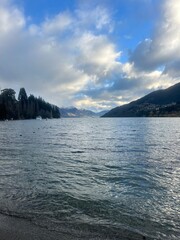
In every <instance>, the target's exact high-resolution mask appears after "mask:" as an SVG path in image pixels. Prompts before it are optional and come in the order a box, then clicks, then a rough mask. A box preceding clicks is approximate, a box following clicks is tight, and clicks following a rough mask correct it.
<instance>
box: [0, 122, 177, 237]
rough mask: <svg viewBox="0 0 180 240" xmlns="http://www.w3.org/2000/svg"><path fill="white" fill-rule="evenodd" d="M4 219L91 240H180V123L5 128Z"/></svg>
mask: <svg viewBox="0 0 180 240" xmlns="http://www.w3.org/2000/svg"><path fill="white" fill-rule="evenodd" d="M0 213H3V214H7V215H11V216H15V217H20V218H25V219H28V220H31V221H32V222H33V223H35V224H37V225H41V226H43V227H45V228H48V229H51V230H53V231H60V232H64V233H68V232H70V233H71V234H74V236H76V237H78V236H81V237H82V236H83V234H85V233H88V234H87V235H86V239H87V238H88V236H90V235H93V234H94V236H99V237H102V239H105V237H103V236H107V237H109V238H110V239H121V238H122V239H123V236H129V238H130V239H143V236H144V237H146V238H147V239H180V119H179V118H176V119H175V118H174V119H171V118H164V119H163V118H162V119H161V118H156V119H153V118H150V119H146V118H141V119H138V118H132V119H131V118H129V119H125V118H123V119H61V120H49V121H44V120H43V121H38V120H32V121H12V122H0ZM84 236H85V235H84ZM81 239H83V237H82V238H81Z"/></svg>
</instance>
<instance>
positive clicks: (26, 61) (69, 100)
mask: <svg viewBox="0 0 180 240" xmlns="http://www.w3.org/2000/svg"><path fill="white" fill-rule="evenodd" d="M179 7H180V3H179V1H178V0H174V1H173V0H169V1H166V2H165V5H164V10H163V11H164V12H163V18H162V21H161V22H160V24H159V26H158V28H157V29H156V31H155V34H154V36H153V37H152V39H146V40H144V41H143V42H142V43H140V44H139V45H138V46H137V48H136V50H135V51H134V52H133V53H132V56H131V62H127V63H122V62H121V61H120V59H121V54H122V52H121V51H120V50H119V49H118V48H117V46H116V45H115V44H114V43H113V42H112V40H110V38H109V34H110V33H111V32H112V31H113V28H114V24H113V20H112V17H111V13H110V12H109V11H108V9H106V8H105V7H101V6H99V5H98V6H95V7H94V8H93V9H91V10H87V9H85V10H83V9H82V8H81V9H78V10H76V11H74V12H61V13H59V14H57V15H56V16H54V17H52V18H48V19H45V20H44V22H42V23H41V24H39V25H36V24H31V25H30V26H29V25H28V23H27V22H28V21H27V18H26V16H24V14H23V12H22V11H20V10H19V9H18V8H17V7H16V6H14V5H12V4H10V3H9V1H7V0H3V2H0V87H1V88H3V87H12V88H16V89H19V88H20V87H25V88H27V90H28V91H29V92H32V93H34V94H38V95H42V96H43V97H44V98H45V99H47V100H48V101H51V102H53V103H55V104H58V105H59V106H62V105H64V106H67V105H75V106H77V107H82V108H83V107H87V108H89V107H91V108H93V109H96V108H97V109H100V108H102V109H104V108H111V107H112V106H116V105H119V104H123V103H126V102H128V101H131V100H134V99H135V98H138V97H139V96H143V95H144V94H145V93H147V92H149V91H151V90H154V89H157V88H161V87H166V86H169V85H171V84H172V83H173V82H176V81H178V79H179V74H180V71H179V63H180V59H179V56H180V54H179V52H180V44H179V41H178V39H180V30H179V29H180V28H179V25H180V16H179V12H178V9H179ZM122 37H123V36H122ZM162 65H164V66H165V70H164V72H163V70H160V69H159V67H161V66H162Z"/></svg>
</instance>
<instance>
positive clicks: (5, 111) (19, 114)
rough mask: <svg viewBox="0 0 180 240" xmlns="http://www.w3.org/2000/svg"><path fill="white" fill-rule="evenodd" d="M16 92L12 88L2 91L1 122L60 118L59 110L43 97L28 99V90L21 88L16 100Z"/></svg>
mask: <svg viewBox="0 0 180 240" xmlns="http://www.w3.org/2000/svg"><path fill="white" fill-rule="evenodd" d="M15 95H16V92H15V91H14V90H13V89H11V88H6V89H3V90H1V94H0V120H6V119H7V120H12V119H14V120H19V119H35V118H36V117H38V116H40V117H42V118H60V112H59V108H58V107H57V106H55V105H52V104H50V103H48V102H45V101H44V100H43V99H42V98H41V97H38V98H37V97H34V96H33V95H32V94H31V95H30V96H29V97H28V96H27V94H26V90H25V89H24V88H21V89H20V91H19V94H18V99H16V96H15Z"/></svg>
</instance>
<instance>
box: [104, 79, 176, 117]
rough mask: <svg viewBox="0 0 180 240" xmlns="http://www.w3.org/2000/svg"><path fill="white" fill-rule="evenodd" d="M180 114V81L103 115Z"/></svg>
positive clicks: (150, 115)
mask: <svg viewBox="0 0 180 240" xmlns="http://www.w3.org/2000/svg"><path fill="white" fill-rule="evenodd" d="M166 116H180V83H177V84H175V85H173V86H171V87H169V88H167V89H165V90H157V91H154V92H152V93H150V94H148V95H146V96H144V97H142V98H140V99H138V100H136V101H133V102H131V103H129V104H126V105H123V106H120V107H116V108H113V109H112V110H110V111H109V112H107V113H106V114H104V115H103V116H102V117H166Z"/></svg>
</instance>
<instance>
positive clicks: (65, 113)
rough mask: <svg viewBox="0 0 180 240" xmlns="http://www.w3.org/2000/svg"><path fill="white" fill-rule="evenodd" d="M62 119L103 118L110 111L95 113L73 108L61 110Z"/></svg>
mask: <svg viewBox="0 0 180 240" xmlns="http://www.w3.org/2000/svg"><path fill="white" fill-rule="evenodd" d="M59 111H60V113H61V117H64V118H81V117H101V116H102V115H104V114H105V113H107V112H108V111H101V112H98V113H96V112H93V111H90V110H86V109H77V108H75V107H72V108H60V109H59Z"/></svg>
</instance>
